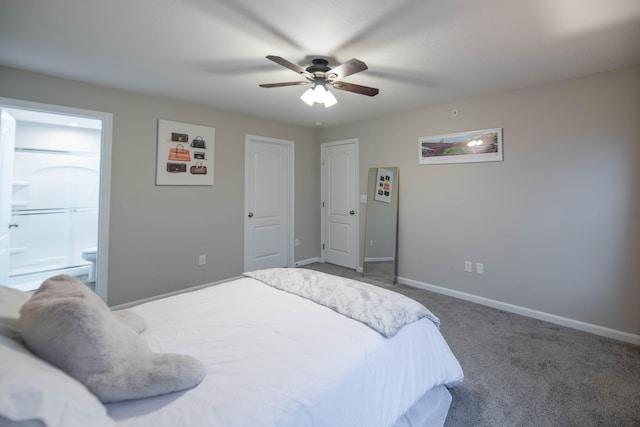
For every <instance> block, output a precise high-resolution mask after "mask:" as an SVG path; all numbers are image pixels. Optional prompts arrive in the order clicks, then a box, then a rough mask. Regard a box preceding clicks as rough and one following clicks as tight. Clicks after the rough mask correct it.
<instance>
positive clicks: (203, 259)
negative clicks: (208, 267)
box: [198, 255, 207, 265]
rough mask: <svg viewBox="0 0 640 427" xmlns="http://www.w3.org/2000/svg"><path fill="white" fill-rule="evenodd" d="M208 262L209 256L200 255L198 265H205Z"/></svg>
mask: <svg viewBox="0 0 640 427" xmlns="http://www.w3.org/2000/svg"><path fill="white" fill-rule="evenodd" d="M206 263H207V256H206V255H200V256H199V257H198V265H205V264H206Z"/></svg>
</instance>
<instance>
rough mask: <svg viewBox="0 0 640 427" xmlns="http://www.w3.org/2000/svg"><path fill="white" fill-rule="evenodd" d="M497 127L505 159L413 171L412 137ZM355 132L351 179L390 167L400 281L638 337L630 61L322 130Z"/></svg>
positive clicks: (636, 128) (637, 111)
mask: <svg viewBox="0 0 640 427" xmlns="http://www.w3.org/2000/svg"><path fill="white" fill-rule="evenodd" d="M454 108H455V109H457V110H458V112H459V114H458V115H457V116H455V117H454V116H452V114H451V111H452V110H453V109H454ZM494 127H502V128H503V129H504V161H503V162H494V163H472V164H450V165H422V166H419V165H418V158H417V153H418V150H417V140H418V138H419V137H420V136H427V135H439V134H444V133H452V132H461V131H470V130H477V129H487V128H494ZM355 137H357V138H359V140H360V168H361V169H360V182H361V183H366V182H367V179H366V173H367V169H368V168H369V167H372V166H379V165H383V164H390V165H398V166H400V175H401V177H402V181H401V184H400V212H399V215H400V217H399V228H400V230H399V241H398V243H399V249H398V252H399V259H398V263H399V264H398V267H399V271H398V275H399V276H400V277H404V278H407V279H410V280H413V281H417V282H419V283H423V284H430V285H436V286H440V287H443V288H446V289H450V290H454V291H459V292H464V293H467V294H473V295H477V296H481V297H484V298H489V299H491V300H495V301H501V302H505V303H509V304H513V305H516V306H520V307H527V308H530V309H533V310H539V311H542V312H545V313H550V314H553V315H557V316H562V317H565V318H569V319H574V320H578V321H581V322H587V323H590V324H593V325H599V326H603V327H605V328H611V329H614V330H617V331H623V332H626V333H630V334H635V335H638V334H640V269H639V267H638V266H639V265H640V224H639V222H640V221H639V218H640V67H633V68H628V69H623V70H618V71H614V72H608V73H603V74H598V75H594V76H589V77H585V78H580V79H574V80H568V81H563V82H559V83H555V84H548V85H544V86H538V87H532V88H527V89H522V90H516V91H510V92H505V93H498V94H493V95H489V96H483V97H478V98H473V99H466V100H461V101H459V102H455V103H451V104H447V105H439V106H435V107H431V108H425V109H420V110H416V111H411V112H407V113H404V114H398V115H394V116H390V117H384V118H380V119H376V120H371V121H366V122H361V123H356V124H351V125H346V126H341V127H338V128H329V129H324V130H322V131H321V132H320V141H335V140H339V139H346V138H355ZM365 191H366V189H365V188H364V187H362V188H361V189H360V192H361V194H364V193H365ZM465 260H470V261H473V262H481V263H483V264H484V268H485V272H484V275H478V274H475V273H466V272H465V271H464V261H465Z"/></svg>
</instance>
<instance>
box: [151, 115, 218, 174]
mask: <svg viewBox="0 0 640 427" xmlns="http://www.w3.org/2000/svg"><path fill="white" fill-rule="evenodd" d="M215 132H216V130H215V128H212V127H209V126H203V125H196V124H191V123H182V122H175V121H171V120H164V119H159V120H158V141H157V144H158V145H157V158H156V185H213V183H214V165H215V162H214V154H215V136H216V133H215Z"/></svg>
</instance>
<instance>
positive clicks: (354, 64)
mask: <svg viewBox="0 0 640 427" xmlns="http://www.w3.org/2000/svg"><path fill="white" fill-rule="evenodd" d="M367 68H369V67H367V64H365V63H364V62H362V61H360V60H359V59H355V58H353V59H350V60H348V61H347V62H344V63H342V64H340V65H338V66H337V67H335V68H332V69H331V71H329V72H328V73H327V74H328V75H329V76H330V77H333V75H334V74H335V75H336V77H333V78H332V80H341V79H343V78H345V77H347V76H350V75H351V74H355V73H359V72H360V71H364V70H366V69H367Z"/></svg>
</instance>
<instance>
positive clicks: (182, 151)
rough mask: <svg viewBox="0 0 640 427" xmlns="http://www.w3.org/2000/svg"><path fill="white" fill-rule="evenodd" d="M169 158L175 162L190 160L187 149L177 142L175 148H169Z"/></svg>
mask: <svg viewBox="0 0 640 427" xmlns="http://www.w3.org/2000/svg"><path fill="white" fill-rule="evenodd" d="M169 160H173V161H177V162H190V161H191V154H190V153H189V150H187V149H186V148H184V145H182V144H178V145H177V146H176V148H170V149H169Z"/></svg>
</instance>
